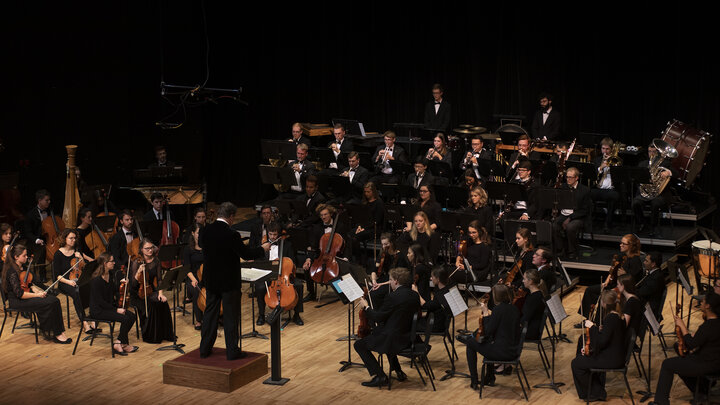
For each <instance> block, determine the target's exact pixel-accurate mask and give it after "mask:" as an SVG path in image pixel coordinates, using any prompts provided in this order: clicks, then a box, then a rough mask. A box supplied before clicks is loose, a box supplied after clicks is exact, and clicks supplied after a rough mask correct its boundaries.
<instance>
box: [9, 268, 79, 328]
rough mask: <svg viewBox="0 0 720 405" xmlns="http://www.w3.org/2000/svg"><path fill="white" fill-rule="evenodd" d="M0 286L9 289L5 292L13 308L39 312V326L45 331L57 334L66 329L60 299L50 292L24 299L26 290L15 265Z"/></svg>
mask: <svg viewBox="0 0 720 405" xmlns="http://www.w3.org/2000/svg"><path fill="white" fill-rule="evenodd" d="M0 288H3V289H7V290H6V291H5V293H6V294H7V299H8V301H10V305H12V307H13V308H16V309H19V310H21V311H28V312H35V313H36V314H37V317H38V323H39V325H38V327H39V328H40V330H42V331H43V332H45V333H51V334H54V335H55V336H57V335H60V334H62V333H63V332H64V331H65V327H64V326H63V319H62V308H61V307H60V300H58V299H57V297H55V296H53V295H49V294H48V295H47V296H45V298H39V297H37V298H29V299H22V296H23V294H25V291H23V289H22V287H21V286H20V277H19V275H18V272H17V270H15V268H14V267H10V268H9V269H8V271H7V274H6V276H5V280H2V286H1V287H0Z"/></svg>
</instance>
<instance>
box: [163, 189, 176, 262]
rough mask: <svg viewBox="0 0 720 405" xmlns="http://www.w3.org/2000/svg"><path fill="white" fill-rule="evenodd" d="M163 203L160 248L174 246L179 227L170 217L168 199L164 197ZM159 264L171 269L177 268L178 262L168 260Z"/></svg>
mask: <svg viewBox="0 0 720 405" xmlns="http://www.w3.org/2000/svg"><path fill="white" fill-rule="evenodd" d="M165 201H166V203H165V217H164V219H163V224H162V228H163V234H162V239H160V246H164V245H176V244H177V243H178V238H180V226H178V224H177V222H175V221H173V220H172V218H171V217H170V205H169V202H170V199H168V198H167V197H165ZM161 264H162V266H163V267H164V268H172V267H176V266H179V265H180V262H179V261H178V260H170V261H165V262H162V263H161Z"/></svg>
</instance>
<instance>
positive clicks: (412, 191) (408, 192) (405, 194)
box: [392, 184, 418, 201]
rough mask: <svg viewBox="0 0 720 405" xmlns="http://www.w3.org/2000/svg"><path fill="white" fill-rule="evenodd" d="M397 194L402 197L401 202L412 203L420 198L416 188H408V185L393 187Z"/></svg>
mask: <svg viewBox="0 0 720 405" xmlns="http://www.w3.org/2000/svg"><path fill="white" fill-rule="evenodd" d="M392 189H393V190H395V192H396V194H395V195H398V196H400V200H401V201H412V200H413V199H417V198H418V191H417V189H416V188H415V187H412V186H408V185H407V184H397V185H394V186H393V187H392Z"/></svg>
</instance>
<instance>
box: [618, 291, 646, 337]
mask: <svg viewBox="0 0 720 405" xmlns="http://www.w3.org/2000/svg"><path fill="white" fill-rule="evenodd" d="M644 312H645V306H644V305H643V304H642V302H640V299H639V298H638V297H635V296H633V297H630V298H629V299H628V300H627V301H625V305H623V315H630V323H629V324H627V330H628V333H629V332H630V331H631V330H634V331H635V336H640V328H641V325H642V324H643V319H645V315H644Z"/></svg>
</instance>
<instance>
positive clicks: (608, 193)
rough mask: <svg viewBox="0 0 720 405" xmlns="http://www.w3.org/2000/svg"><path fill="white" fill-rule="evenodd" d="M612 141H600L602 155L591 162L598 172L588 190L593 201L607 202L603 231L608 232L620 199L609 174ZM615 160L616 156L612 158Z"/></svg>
mask: <svg viewBox="0 0 720 405" xmlns="http://www.w3.org/2000/svg"><path fill="white" fill-rule="evenodd" d="M613 145H614V142H613V140H612V139H610V138H603V139H602V140H601V141H600V151H601V152H602V155H600V156H597V157H596V158H595V160H594V161H593V163H594V164H595V170H596V171H597V174H598V179H597V183H596V185H595V187H593V189H592V190H590V196H591V197H592V199H593V201H604V202H605V203H606V204H607V215H606V216H605V226H604V229H603V231H604V232H605V233H607V232H608V230H609V229H612V228H613V216H614V215H615V205H616V204H617V203H618V201H619V200H620V193H619V192H618V191H617V190H616V189H615V185H614V184H613V179H612V176H610V166H611V165H613V162H612V158H613V157H612V155H611V153H612V150H613ZM614 159H615V160H617V157H615V158H614Z"/></svg>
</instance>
